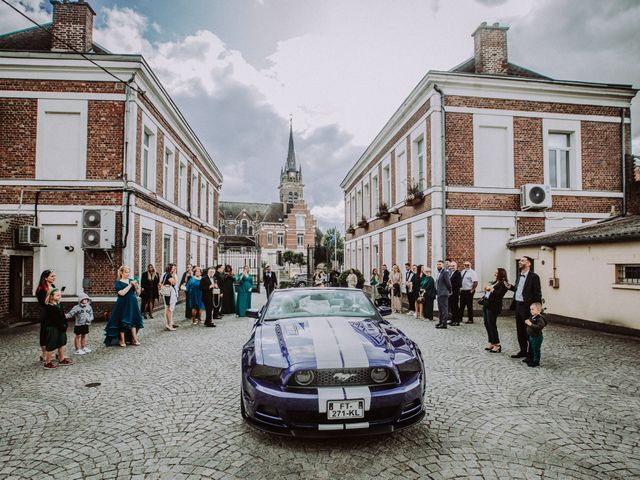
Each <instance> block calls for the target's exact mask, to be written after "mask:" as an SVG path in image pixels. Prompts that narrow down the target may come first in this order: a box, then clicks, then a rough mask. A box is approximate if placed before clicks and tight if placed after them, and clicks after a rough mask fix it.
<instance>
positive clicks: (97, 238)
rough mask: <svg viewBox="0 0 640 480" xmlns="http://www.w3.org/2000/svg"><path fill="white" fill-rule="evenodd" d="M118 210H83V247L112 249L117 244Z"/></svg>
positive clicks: (87, 248) (86, 248)
mask: <svg viewBox="0 0 640 480" xmlns="http://www.w3.org/2000/svg"><path fill="white" fill-rule="evenodd" d="M115 240H116V212H114V211H113V210H94V209H91V210H83V211H82V248H84V249H85V250H92V249H99V250H111V249H112V248H113V247H114V246H115V245H116V241H115Z"/></svg>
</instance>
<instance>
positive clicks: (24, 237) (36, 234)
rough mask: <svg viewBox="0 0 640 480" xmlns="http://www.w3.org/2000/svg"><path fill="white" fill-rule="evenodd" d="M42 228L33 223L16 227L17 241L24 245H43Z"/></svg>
mask: <svg viewBox="0 0 640 480" xmlns="http://www.w3.org/2000/svg"><path fill="white" fill-rule="evenodd" d="M43 240H44V228H42V227H36V226H34V225H22V226H20V227H19V228H18V243H19V244H20V245H24V246H30V247H33V246H38V245H43Z"/></svg>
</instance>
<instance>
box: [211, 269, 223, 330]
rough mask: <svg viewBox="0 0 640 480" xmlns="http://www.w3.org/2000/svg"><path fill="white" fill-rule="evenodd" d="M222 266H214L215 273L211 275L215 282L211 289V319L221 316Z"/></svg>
mask: <svg viewBox="0 0 640 480" xmlns="http://www.w3.org/2000/svg"><path fill="white" fill-rule="evenodd" d="M223 268H224V265H217V266H216V273H215V274H214V275H213V278H214V280H215V285H214V287H213V308H212V310H211V316H212V317H213V319H214V320H215V319H219V318H222V314H221V313H220V312H221V310H222V277H223V275H224V272H223V271H222V269H223Z"/></svg>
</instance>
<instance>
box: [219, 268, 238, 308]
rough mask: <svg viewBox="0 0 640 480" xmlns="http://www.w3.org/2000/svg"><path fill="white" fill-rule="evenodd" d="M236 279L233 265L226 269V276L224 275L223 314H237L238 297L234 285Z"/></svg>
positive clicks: (222, 291) (222, 290)
mask: <svg viewBox="0 0 640 480" xmlns="http://www.w3.org/2000/svg"><path fill="white" fill-rule="evenodd" d="M234 283H235V279H234V278H233V269H232V268H231V265H226V266H225V267H224V274H223V275H222V289H221V293H222V314H223V315H224V314H227V313H235V312H236V295H235V292H234V288H233V285H234Z"/></svg>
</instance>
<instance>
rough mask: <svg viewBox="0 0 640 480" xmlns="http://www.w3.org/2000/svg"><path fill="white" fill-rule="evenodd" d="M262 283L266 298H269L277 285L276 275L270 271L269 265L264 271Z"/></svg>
mask: <svg viewBox="0 0 640 480" xmlns="http://www.w3.org/2000/svg"><path fill="white" fill-rule="evenodd" d="M262 283H264V289H265V291H266V293H267V298H269V297H270V296H271V294H272V293H273V291H274V290H275V289H276V287H277V284H278V279H277V278H276V274H275V273H273V272H272V271H271V265H267V268H265V269H264V275H263V276H262Z"/></svg>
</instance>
